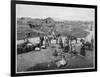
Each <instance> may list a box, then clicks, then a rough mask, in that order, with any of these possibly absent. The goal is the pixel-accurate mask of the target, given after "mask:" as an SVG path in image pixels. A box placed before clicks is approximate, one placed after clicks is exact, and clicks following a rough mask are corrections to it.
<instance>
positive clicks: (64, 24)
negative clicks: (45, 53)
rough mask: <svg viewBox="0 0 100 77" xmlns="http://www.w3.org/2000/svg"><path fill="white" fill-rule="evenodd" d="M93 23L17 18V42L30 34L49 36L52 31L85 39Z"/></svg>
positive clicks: (33, 35)
mask: <svg viewBox="0 0 100 77" xmlns="http://www.w3.org/2000/svg"><path fill="white" fill-rule="evenodd" d="M90 26H93V22H92V21H90V22H88V21H67V20H66V21H65V20H64V21H55V20H54V19H53V18H50V17H48V18H45V19H39V18H35V19H33V18H27V17H22V18H17V36H18V37H17V40H20V39H23V38H24V37H25V34H26V33H28V32H30V33H32V36H31V37H36V36H38V33H39V34H51V32H52V31H53V30H56V32H58V33H60V34H62V35H63V36H65V35H73V36H76V37H86V36H87V35H88V32H87V31H86V29H90Z"/></svg>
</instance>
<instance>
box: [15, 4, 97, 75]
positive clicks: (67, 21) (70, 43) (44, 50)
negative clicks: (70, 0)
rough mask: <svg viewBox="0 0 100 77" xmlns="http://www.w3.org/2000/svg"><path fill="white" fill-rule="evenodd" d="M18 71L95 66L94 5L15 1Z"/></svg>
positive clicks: (44, 70) (91, 67) (88, 67)
mask: <svg viewBox="0 0 100 77" xmlns="http://www.w3.org/2000/svg"><path fill="white" fill-rule="evenodd" d="M15 18H16V23H15V24H16V30H15V31H16V51H15V56H16V60H15V61H16V66H15V68H16V73H30V72H33V73H34V72H47V71H48V72H49V71H64V70H66V71H69V70H84V69H95V52H96V51H95V30H96V29H95V9H94V8H84V7H80V8H78V7H67V6H66V7H61V6H48V5H46V6H43V5H25V4H16V17H15Z"/></svg>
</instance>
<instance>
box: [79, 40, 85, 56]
mask: <svg viewBox="0 0 100 77" xmlns="http://www.w3.org/2000/svg"><path fill="white" fill-rule="evenodd" d="M80 54H81V55H82V56H85V55H86V52H85V43H84V41H82V45H81V52H80Z"/></svg>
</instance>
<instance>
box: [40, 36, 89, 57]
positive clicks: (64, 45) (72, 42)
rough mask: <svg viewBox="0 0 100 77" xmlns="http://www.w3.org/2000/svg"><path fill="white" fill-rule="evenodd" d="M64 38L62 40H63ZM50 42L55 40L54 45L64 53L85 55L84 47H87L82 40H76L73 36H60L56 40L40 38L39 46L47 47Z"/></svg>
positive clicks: (47, 37)
mask: <svg viewBox="0 0 100 77" xmlns="http://www.w3.org/2000/svg"><path fill="white" fill-rule="evenodd" d="M63 38H64V39H63ZM51 40H56V45H58V46H59V47H58V48H59V49H62V51H63V52H65V53H72V54H80V55H82V56H85V55H86V47H87V46H89V45H88V42H86V40H85V39H84V38H80V39H79V38H77V37H74V36H67V37H62V36H61V35H60V34H59V35H58V36H56V38H53V37H49V35H45V36H40V45H41V46H45V47H47V46H49V45H50V44H51Z"/></svg>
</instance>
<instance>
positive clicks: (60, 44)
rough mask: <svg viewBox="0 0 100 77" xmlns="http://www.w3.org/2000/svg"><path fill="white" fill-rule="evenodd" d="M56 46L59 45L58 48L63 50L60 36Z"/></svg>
mask: <svg viewBox="0 0 100 77" xmlns="http://www.w3.org/2000/svg"><path fill="white" fill-rule="evenodd" d="M58 44H59V48H61V49H63V42H62V37H61V36H59V38H58Z"/></svg>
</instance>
